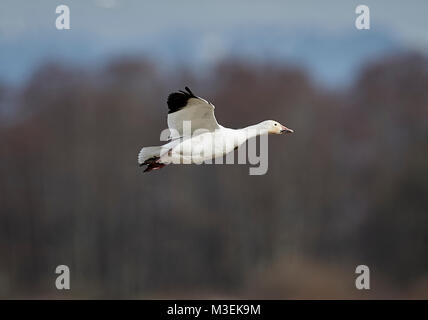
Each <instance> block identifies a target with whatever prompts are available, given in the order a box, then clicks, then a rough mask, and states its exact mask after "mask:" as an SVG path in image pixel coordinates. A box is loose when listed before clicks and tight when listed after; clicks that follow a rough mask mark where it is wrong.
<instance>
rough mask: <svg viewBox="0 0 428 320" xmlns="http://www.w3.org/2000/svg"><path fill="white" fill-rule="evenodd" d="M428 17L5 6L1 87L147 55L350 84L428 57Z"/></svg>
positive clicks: (302, 8) (341, 6)
mask: <svg viewBox="0 0 428 320" xmlns="http://www.w3.org/2000/svg"><path fill="white" fill-rule="evenodd" d="M60 4H66V5H68V6H69V7H70V11H71V19H70V20H71V30H67V31H58V30H56V29H55V19H56V17H57V15H56V13H55V8H56V6H58V5H60ZM359 4H365V5H368V6H369V8H370V14H371V30H369V31H356V29H355V26H354V21H355V17H356V14H355V8H356V6H357V5H359ZM427 14H428V1H427V0H413V1H398V0H365V1H354V0H350V1H346V0H323V1H320V0H264V1H254V0H247V1H242V0H235V1H223V0H218V1H201V0H199V1H197V0H187V1H186V0H180V1H174V0H168V1H166V0H163V1H162V0H160V1H138V0H39V1H28V0H1V1H0V61H1V62H0V81H1V80H2V79H3V80H4V79H5V80H6V81H9V80H10V81H20V80H22V79H25V77H27V76H28V75H29V74H31V71H32V70H33V68H34V67H36V66H37V65H38V64H40V63H43V62H46V61H47V60H52V59H57V60H59V61H63V60H68V61H70V62H82V61H83V62H89V63H92V61H101V60H102V59H105V58H106V57H108V56H114V55H122V54H125V55H126V54H128V53H130V54H132V53H134V54H135V53H136V52H137V53H141V52H146V51H147V52H151V54H152V56H155V57H159V59H161V60H162V59H164V60H165V61H169V62H170V63H171V61H172V62H173V63H177V62H176V61H178V63H181V62H182V61H183V60H185V58H186V57H188V56H190V55H191V59H190V61H191V62H192V63H193V62H194V63H195V64H198V68H199V65H200V64H207V63H209V62H215V61H217V60H218V59H220V58H222V57H225V56H226V57H227V56H228V55H230V54H236V53H240V54H241V56H251V55H254V56H256V57H263V58H264V57H268V59H271V58H272V59H285V58H284V57H286V59H289V61H291V63H298V62H299V60H302V61H303V62H302V61H300V62H302V63H303V64H306V65H308V67H309V68H310V69H313V70H315V71H316V72H315V73H317V72H318V76H319V75H321V76H320V77H321V78H322V77H326V79H327V78H329V79H330V80H331V79H333V81H336V82H341V81H342V80H343V79H344V77H345V75H346V73H349V72H353V70H354V69H355V68H357V67H358V63H359V64H361V61H362V60H363V59H368V58H369V57H371V56H374V55H375V54H378V55H379V54H385V53H387V52H392V51H394V50H395V49H396V48H399V49H403V48H404V49H411V50H418V51H422V52H428V32H427V31H428V18H427V16H426V15H427ZM241 33H242V35H243V36H242V37H241V36H240V34H241ZM352 37H355V39H354V38H352ZM365 37H366V38H365ZM241 38H242V39H241ZM180 39H183V44H180V43H179V41H180ZM324 40H325V44H326V45H325V46H323V41H324ZM335 41H336V42H337V43H336V45H335ZM313 43H315V44H313ZM377 43H379V45H378V48H377ZM259 44H260V46H261V47H260V48H259ZM183 47H184V48H183ZM195 50H197V52H196V53H195V52H194V51H195ZM342 50H343V53H342V55H341V51H342ZM359 50H360V51H361V52H360V51H359ZM354 55H355V57H354ZM350 56H352V57H350ZM357 56H358V57H357ZM300 57H302V59H299V58H300ZM180 59H181V60H180ZM293 59H294V60H293ZM289 61H288V60H287V62H289ZM161 62H162V63H160V64H161V65H166V66H167V65H168V64H166V63H163V61H161ZM333 62H334V63H335V64H334V68H333V67H332V63H333ZM2 64H3V65H2ZM329 73H331V74H329ZM316 76H317V75H316Z"/></svg>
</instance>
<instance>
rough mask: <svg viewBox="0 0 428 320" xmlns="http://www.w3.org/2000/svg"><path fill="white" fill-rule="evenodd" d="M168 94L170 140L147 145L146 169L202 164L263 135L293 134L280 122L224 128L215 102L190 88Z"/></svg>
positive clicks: (142, 155)
mask: <svg viewBox="0 0 428 320" xmlns="http://www.w3.org/2000/svg"><path fill="white" fill-rule="evenodd" d="M185 89H186V91H183V90H180V91H178V92H173V93H171V94H170V95H169V96H168V101H167V104H168V128H169V133H170V136H169V139H168V142H167V143H166V144H164V145H162V146H156V147H144V148H142V149H141V151H140V153H139V154H138V163H139V165H140V166H144V165H146V166H147V167H146V169H145V170H144V172H147V171H151V170H157V169H160V168H163V167H164V166H165V165H167V164H170V163H202V162H204V161H206V160H209V159H214V158H218V157H222V156H223V155H225V154H227V153H229V152H231V151H233V150H234V149H236V148H238V147H239V146H240V145H241V144H243V143H245V142H246V141H247V140H248V139H250V138H252V137H255V136H258V135H262V134H282V133H291V132H293V130H291V129H289V128H287V127H285V126H283V125H281V124H280V123H278V122H277V121H273V120H266V121H263V122H260V123H259V124H256V125H252V126H249V127H246V128H243V129H230V128H225V127H223V126H221V125H219V124H218V122H217V120H216V118H215V116H214V108H215V107H214V105H213V104H212V103H211V102H209V101H207V100H205V99H203V98H201V97H198V96H196V95H194V94H193V92H192V91H191V90H190V89H189V88H188V87H185Z"/></svg>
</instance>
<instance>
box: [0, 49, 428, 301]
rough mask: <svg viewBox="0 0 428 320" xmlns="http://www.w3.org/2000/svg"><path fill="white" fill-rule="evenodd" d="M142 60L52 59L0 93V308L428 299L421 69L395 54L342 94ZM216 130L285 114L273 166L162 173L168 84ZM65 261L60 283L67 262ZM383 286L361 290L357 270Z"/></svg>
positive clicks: (300, 79)
mask: <svg viewBox="0 0 428 320" xmlns="http://www.w3.org/2000/svg"><path fill="white" fill-rule="evenodd" d="M158 69H159V68H158V67H157V66H156V65H155V64H154V63H152V62H151V61H149V60H148V59H145V58H132V57H127V58H125V57H123V58H118V59H116V60H112V61H111V62H110V63H108V64H107V65H105V67H104V68H101V69H95V68H94V69H92V70H91V69H89V70H88V69H84V70H83V69H78V68H76V67H67V66H64V65H60V64H47V65H44V66H42V67H41V68H40V69H39V70H38V71H37V72H35V73H34V75H33V77H32V78H31V80H30V81H28V82H27V83H26V84H25V85H24V86H22V87H13V88H12V87H9V86H7V85H3V86H1V85H0V105H6V103H7V104H8V105H11V104H12V105H13V106H14V109H13V110H14V112H13V113H12V112H7V111H5V109H4V108H2V118H3V119H2V122H1V127H0V143H1V144H0V145H1V148H0V173H1V180H0V190H1V192H0V208H1V213H0V297H2V298H64V297H69V298H215V297H220V298H277V299H281V298H333V297H334V298H355V297H358V298H364V297H366V298H427V297H428V216H427V214H428V212H427V209H428V198H427V192H426V190H427V185H428V90H427V89H428V59H427V58H426V57H424V56H421V55H417V54H410V53H409V54H402V55H397V56H391V57H384V58H383V59H381V60H378V61H377V62H374V63H372V64H369V65H367V66H366V67H365V68H364V69H363V70H361V73H360V75H359V77H358V80H357V81H356V83H355V84H354V85H353V86H352V87H351V88H348V89H343V90H327V89H325V88H322V87H320V86H318V85H315V84H314V82H313V81H312V80H311V79H310V78H309V77H308V75H307V74H306V73H305V71H303V70H300V69H298V68H296V67H291V66H289V67H287V66H283V65H282V66H281V65H275V64H271V65H255V64H249V63H243V62H240V61H237V60H227V61H223V62H221V63H219V64H218V65H217V66H216V67H215V68H214V69H213V70H212V72H211V73H210V74H209V76H206V77H203V78H202V79H201V78H200V77H198V76H196V75H194V74H192V73H191V72H190V71H188V70H182V71H181V72H180V73H178V74H173V75H171V74H164V73H162V72H160V71H159V70H158ZM185 85H188V86H190V87H191V88H192V90H193V91H194V92H195V93H196V94H198V95H200V96H202V97H205V98H207V99H209V100H210V101H212V102H213V103H214V104H215V105H216V106H217V108H216V116H217V119H218V121H219V122H220V123H221V124H223V125H225V126H230V127H235V128H236V127H244V126H247V125H250V124H253V123H256V122H259V121H262V120H266V119H275V120H278V121H280V122H281V123H283V124H285V125H287V126H289V127H290V128H293V129H294V130H295V132H296V133H295V134H294V135H290V136H285V137H284V136H281V137H276V136H272V137H270V138H269V170H268V172H267V174H266V175H263V176H250V175H249V174H248V169H249V168H248V165H223V166H215V165H199V166H198V165H193V166H189V165H183V166H168V167H166V168H164V169H162V170H159V171H156V172H151V173H149V174H143V173H142V170H141V169H140V168H139V167H138V166H137V162H136V159H137V154H138V151H139V149H140V148H141V147H142V146H148V145H157V144H161V142H160V141H159V134H160V131H161V130H162V129H164V128H165V127H166V115H167V107H166V97H167V95H168V93H169V92H171V91H175V90H178V89H183V87H184V86H185ZM60 264H66V265H68V266H69V267H70V269H71V288H72V290H70V291H69V292H62V291H57V290H56V289H55V286H54V283H55V278H56V276H57V275H55V273H54V271H55V268H56V266H57V265H60ZM359 264H366V265H368V266H369V267H370V269H371V277H372V283H371V287H372V289H371V290H370V291H369V292H360V291H358V290H356V289H355V286H354V281H355V278H356V275H355V274H354V272H355V267H356V266H357V265H359Z"/></svg>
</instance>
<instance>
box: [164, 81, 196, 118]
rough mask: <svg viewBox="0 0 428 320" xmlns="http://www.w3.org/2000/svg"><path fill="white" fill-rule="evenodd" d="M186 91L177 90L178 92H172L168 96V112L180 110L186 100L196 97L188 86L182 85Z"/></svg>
mask: <svg viewBox="0 0 428 320" xmlns="http://www.w3.org/2000/svg"><path fill="white" fill-rule="evenodd" d="M184 89H185V90H186V91H187V92H186V91H183V90H179V91H178V92H173V93H171V94H170V95H169V96H168V101H167V104H168V113H173V112H176V111H179V110H181V109H182V108H184V107H185V106H186V104H187V101H188V100H189V99H190V98H196V96H195V95H194V94H193V92H192V91H191V90H190V89H189V87H187V86H186V87H184Z"/></svg>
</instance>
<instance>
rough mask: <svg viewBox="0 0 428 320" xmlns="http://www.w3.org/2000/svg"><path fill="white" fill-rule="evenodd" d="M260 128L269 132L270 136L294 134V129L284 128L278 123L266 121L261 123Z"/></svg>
mask: <svg viewBox="0 0 428 320" xmlns="http://www.w3.org/2000/svg"><path fill="white" fill-rule="evenodd" d="M260 126H261V127H262V128H263V129H265V130H267V131H268V133H269V134H283V133H293V132H294V131H293V130H292V129H289V128H287V127H286V126H283V125H282V124H280V123H279V122H278V121H274V120H266V121H263V122H262V123H260Z"/></svg>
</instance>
